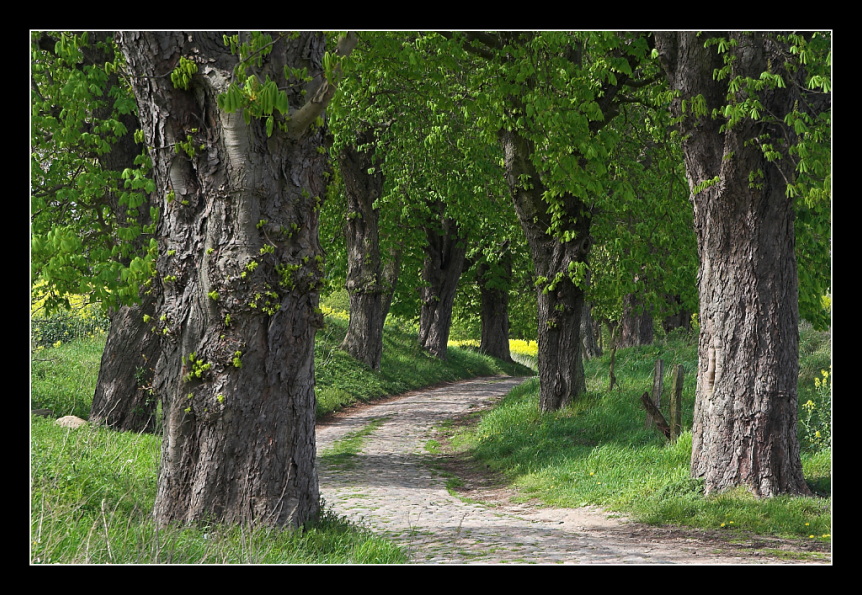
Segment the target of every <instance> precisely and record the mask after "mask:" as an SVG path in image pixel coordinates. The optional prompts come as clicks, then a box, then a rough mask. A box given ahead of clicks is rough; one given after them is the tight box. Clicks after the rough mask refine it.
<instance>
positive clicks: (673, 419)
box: [670, 364, 685, 442]
mask: <svg viewBox="0 0 862 595" xmlns="http://www.w3.org/2000/svg"><path fill="white" fill-rule="evenodd" d="M684 376H685V370H684V369H683V367H682V364H677V365H676V366H675V367H674V369H673V384H672V385H671V386H672V388H671V393H670V439H671V441H672V442H674V441H676V439H677V438H679V435H680V433H682V381H683V378H684Z"/></svg>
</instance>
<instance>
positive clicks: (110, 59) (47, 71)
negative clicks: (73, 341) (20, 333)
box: [30, 31, 158, 311]
mask: <svg viewBox="0 0 862 595" xmlns="http://www.w3.org/2000/svg"><path fill="white" fill-rule="evenodd" d="M91 37H93V34H91V33H87V32H83V33H55V32H39V31H34V32H32V33H31V78H32V85H31V112H30V116H31V153H30V154H31V168H30V171H31V202H30V208H31V224H32V225H31V265H32V271H33V276H34V279H36V278H39V279H40V280H42V281H44V282H45V285H44V287H43V291H44V297H45V300H46V301H45V307H46V308H47V309H48V310H49V311H54V310H57V309H59V308H64V307H67V306H68V304H67V302H66V298H65V297H64V296H65V295H66V294H87V295H91V296H92V300H93V301H94V302H101V303H103V304H105V305H106V306H118V305H120V304H124V303H130V302H133V301H136V300H137V298H138V292H139V290H140V288H141V286H142V285H144V284H145V283H146V282H147V281H148V280H149V279H150V278H151V277H152V274H153V271H154V260H153V259H154V256H155V250H156V243H155V239H152V238H151V234H152V233H153V231H154V229H155V221H156V219H157V217H158V210H157V209H155V208H151V207H150V206H149V205H148V197H147V195H148V193H149V192H152V190H153V182H152V180H151V179H150V178H149V167H150V162H149V158H148V157H147V156H146V153H139V154H138V155H137V158H135V156H134V155H133V154H129V155H128V167H125V168H124V169H123V170H115V169H110V168H108V167H106V166H104V165H103V161H104V159H105V158H106V156H107V155H108V154H109V153H111V152H112V151H113V150H114V148H115V146H117V144H118V143H119V142H120V141H121V140H122V139H123V138H124V137H127V136H128V135H131V134H133V132H134V130H130V129H129V128H128V126H127V124H128V123H129V122H130V121H134V118H133V116H134V114H135V110H136V107H135V102H134V99H133V97H132V94H131V92H130V90H129V88H128V87H127V86H126V85H125V84H124V83H123V82H122V80H121V78H120V77H118V76H117V74H116V73H117V72H118V71H121V70H122V68H123V60H122V56H121V55H120V54H119V52H117V50H116V48H115V47H114V45H113V43H112V42H111V40H110V37H109V36H107V35H106V34H98V33H97V34H95V37H96V38H95V39H91ZM133 160H134V163H133Z"/></svg>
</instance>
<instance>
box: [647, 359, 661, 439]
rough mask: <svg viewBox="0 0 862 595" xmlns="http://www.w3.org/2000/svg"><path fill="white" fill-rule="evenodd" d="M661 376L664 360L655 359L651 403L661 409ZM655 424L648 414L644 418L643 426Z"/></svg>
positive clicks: (657, 409) (658, 409)
mask: <svg viewBox="0 0 862 595" xmlns="http://www.w3.org/2000/svg"><path fill="white" fill-rule="evenodd" d="M663 377H664V362H663V361H662V360H660V359H657V360H656V361H655V372H654V373H653V378H652V404H653V405H655V410H656V411H660V410H661V391H662V387H663V382H664V380H663ZM653 425H655V422H654V421H653V419H652V418H651V417H650V416H647V418H646V424H645V426H644V427H647V428H648V427H650V426H653Z"/></svg>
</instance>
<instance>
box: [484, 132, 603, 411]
mask: <svg viewBox="0 0 862 595" xmlns="http://www.w3.org/2000/svg"><path fill="white" fill-rule="evenodd" d="M500 141H501V144H502V147H503V154H504V161H505V168H506V178H507V181H508V183H509V187H510V189H511V191H512V198H513V201H514V204H515V211H516V212H517V214H518V219H519V220H520V223H521V227H522V228H523V230H524V233H525V234H526V237H527V244H528V245H529V247H530V253H531V255H532V258H533V268H534V270H535V274H536V277H537V278H544V279H549V280H551V279H555V278H556V276H557V273H559V272H561V271H568V270H569V263H581V262H585V261H586V258H587V255H588V254H589V246H590V239H589V238H590V234H589V232H590V229H589V225H590V223H589V219H588V218H586V217H583V216H580V212H581V211H582V210H586V208H585V205H584V204H583V203H581V202H580V201H579V200H578V199H577V198H575V197H574V196H571V195H570V196H568V197H566V204H565V209H566V212H567V213H570V214H571V216H570V219H571V220H572V221H574V222H575V223H573V231H575V232H576V237H577V239H576V240H574V241H571V242H561V241H560V240H559V239H557V238H556V237H554V236H553V235H550V234H548V233H547V230H548V229H549V228H550V227H551V225H550V217H549V215H548V212H547V204H546V203H545V202H544V200H543V194H544V190H545V186H544V185H543V183H542V181H541V178H540V176H539V173H538V172H537V171H536V169H535V166H534V165H533V164H532V162H531V160H530V156H531V154H532V146H531V143H530V142H529V141H528V140H527V139H525V138H523V137H522V136H520V135H518V134H517V133H516V132H512V131H503V132H501V133H500ZM523 179H529V184H522V183H521V180H523ZM574 227H576V228H577V229H574ZM537 299H538V331H539V332H538V334H539V336H538V348H539V351H538V361H539V383H540V390H539V409H540V410H541V411H543V412H545V411H555V410H557V409H560V408H562V407H565V406H566V405H567V404H569V403H571V402H572V400H574V399H575V398H576V397H578V396H579V395H581V394H583V393H585V392H586V390H587V388H586V378H585V376H584V363H583V357H582V354H581V350H582V342H581V335H580V326H581V318H582V316H583V313H584V290H583V288H581V287H579V286H578V285H576V284H575V283H574V282H573V281H572V279H571V278H570V277H569V276H567V275H564V276H562V278H560V279H559V280H558V281H557V282H556V284H555V286H553V288H551V287H549V286H548V285H547V284H546V285H544V286H541V287H539V288H538V290H537Z"/></svg>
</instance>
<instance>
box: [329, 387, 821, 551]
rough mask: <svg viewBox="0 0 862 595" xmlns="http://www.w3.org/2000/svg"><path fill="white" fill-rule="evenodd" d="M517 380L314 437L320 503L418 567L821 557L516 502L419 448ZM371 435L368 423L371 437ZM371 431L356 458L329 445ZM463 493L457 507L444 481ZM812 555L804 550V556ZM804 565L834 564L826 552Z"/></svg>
mask: <svg viewBox="0 0 862 595" xmlns="http://www.w3.org/2000/svg"><path fill="white" fill-rule="evenodd" d="M519 382H521V379H518V378H503V377H498V378H478V379H474V380H469V381H465V382H459V383H453V384H449V385H446V386H441V387H437V388H433V389H429V390H425V391H418V392H415V393H410V394H408V395H405V396H402V397H398V398H394V399H389V400H387V401H384V402H381V403H378V404H374V405H369V406H364V407H359V408H356V409H351V410H350V411H348V412H345V413H342V414H339V415H337V416H335V417H333V418H332V419H331V420H328V421H327V422H325V423H322V424H320V426H319V428H318V431H317V441H318V452H319V453H320V455H319V463H320V485H321V495H322V496H323V499H324V500H325V502H326V505H327V507H328V508H330V509H332V510H333V511H334V512H336V513H337V514H339V515H343V516H345V517H347V518H349V519H350V520H352V521H354V522H358V523H361V524H363V525H365V526H367V527H369V528H370V529H372V530H373V531H375V532H378V533H380V534H382V535H384V536H386V537H388V538H390V539H392V540H393V541H395V542H397V543H399V544H400V545H402V546H403V547H404V548H405V549H407V550H408V551H409V553H410V556H411V561H412V562H413V563H417V564H798V563H800V562H799V557H795V558H794V557H788V556H787V555H781V554H779V553H776V552H786V554H792V552H805V551H821V550H822V549H824V548H823V546H822V544H805V543H802V544H800V543H799V542H785V541H782V540H775V539H765V538H756V539H752V540H748V541H746V542H744V543H740V542H735V543H733V544H731V543H730V542H729V541H728V539H727V534H726V533H720V532H707V531H693V530H680V529H674V528H660V527H651V526H646V525H640V524H637V523H632V522H629V521H627V520H626V519H622V518H618V517H612V516H610V515H608V514H605V513H604V512H602V511H601V510H599V509H596V508H576V509H560V508H548V507H539V506H537V505H536V504H534V503H530V504H517V503H514V502H512V500H511V496H513V495H514V492H513V491H512V490H511V489H509V488H506V487H503V486H501V485H499V484H497V483H495V482H494V481H493V479H492V478H490V477H489V476H488V474H486V473H483V472H477V469H476V468H475V466H474V465H473V464H472V463H471V462H470V461H469V460H463V459H459V458H457V457H452V456H450V455H443V454H440V455H436V454H431V453H429V452H427V451H426V450H425V445H426V443H427V442H428V440H430V439H431V438H432V437H433V436H434V429H435V428H436V427H439V425H440V424H441V423H443V422H444V420H446V419H453V418H457V417H459V416H463V415H464V414H466V413H469V412H471V411H476V410H479V409H483V408H487V407H489V406H490V405H491V404H493V403H494V402H495V401H497V400H498V399H500V398H501V397H502V396H503V395H504V394H505V393H507V392H508V391H509V390H510V389H511V388H512V387H514V386H516V385H517V384H518V383H519ZM369 424H371V425H370V426H369ZM363 429H370V430H371V431H370V432H369V434H368V436H366V437H365V439H364V442H363V447H362V450H361V452H360V454H359V455H358V456H355V457H346V458H343V457H342V458H340V457H337V456H333V455H332V454H331V452H332V451H331V450H330V451H329V452H327V449H329V448H330V447H331V445H332V444H333V443H334V442H336V441H338V440H341V439H343V438H346V437H348V436H350V435H352V434H355V433H356V432H358V431H360V430H363ZM441 469H443V470H445V471H446V472H447V473H452V474H455V475H456V476H457V477H459V478H462V479H463V480H464V482H465V485H464V487H463V488H462V489H463V491H464V495H465V496H467V497H468V498H469V501H465V500H464V499H461V498H458V497H455V496H452V495H450V494H449V493H448V491H447V490H446V486H445V481H446V480H445V474H444V473H443V472H442V471H441ZM808 547H810V548H811V549H810V550H806V549H805V548H808ZM805 560H806V563H809V564H810V563H817V564H830V563H831V554H829V550H828V548H827V549H826V552H825V554H823V555H822V556H821V557H819V559H814V558H813V557H812V556H810V555H809V556H808V557H806V558H805Z"/></svg>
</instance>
